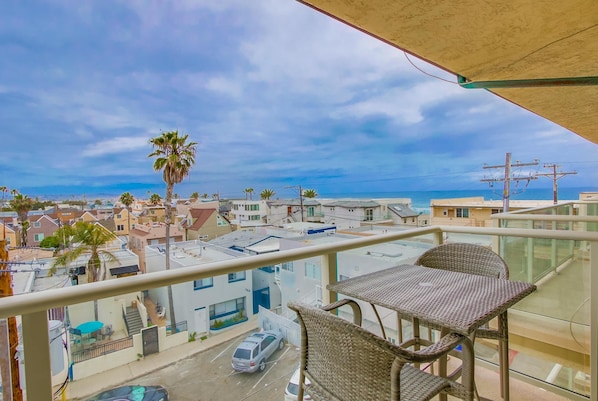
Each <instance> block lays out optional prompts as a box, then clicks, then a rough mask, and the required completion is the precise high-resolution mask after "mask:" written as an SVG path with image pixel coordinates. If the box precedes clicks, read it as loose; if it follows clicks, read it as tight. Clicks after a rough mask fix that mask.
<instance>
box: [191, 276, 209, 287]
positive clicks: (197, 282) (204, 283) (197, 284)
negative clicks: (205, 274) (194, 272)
mask: <svg viewBox="0 0 598 401" xmlns="http://www.w3.org/2000/svg"><path fill="white" fill-rule="evenodd" d="M213 286H214V277H209V278H204V279H201V280H193V289H194V290H201V289H202V288H208V287H213Z"/></svg>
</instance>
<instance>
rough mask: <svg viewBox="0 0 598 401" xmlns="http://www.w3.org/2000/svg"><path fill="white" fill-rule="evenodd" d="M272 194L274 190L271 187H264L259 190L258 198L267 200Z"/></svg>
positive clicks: (274, 193)
mask: <svg viewBox="0 0 598 401" xmlns="http://www.w3.org/2000/svg"><path fill="white" fill-rule="evenodd" d="M274 195H276V192H274V190H273V189H264V190H263V191H262V192H260V198H261V199H262V200H269V199H270V198H271V197H273V196H274Z"/></svg>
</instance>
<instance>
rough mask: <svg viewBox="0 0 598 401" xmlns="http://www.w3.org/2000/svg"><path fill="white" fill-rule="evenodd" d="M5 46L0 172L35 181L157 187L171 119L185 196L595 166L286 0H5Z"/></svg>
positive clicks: (589, 175) (587, 156) (456, 182)
mask: <svg viewBox="0 0 598 401" xmlns="http://www.w3.org/2000/svg"><path fill="white" fill-rule="evenodd" d="M0 54H1V55H2V56H1V58H0V71H1V72H2V73H1V74H0V121H1V123H2V128H3V132H4V133H3V135H2V146H1V148H0V168H1V171H2V179H1V180H0V185H6V186H8V187H9V188H16V189H19V190H20V191H21V192H23V193H25V194H28V195H30V196H38V195H40V196H43V195H52V194H55V195H64V194H68V195H75V196H77V197H79V196H82V195H83V194H86V196H90V197H91V196H94V195H100V194H102V195H104V194H106V195H108V194H112V195H119V194H121V193H122V192H125V191H129V192H131V193H133V194H134V195H136V196H137V197H144V196H146V194H147V193H148V191H150V192H151V193H154V192H156V193H159V194H162V195H163V194H164V183H163V181H162V177H161V174H160V173H156V172H154V171H153V168H152V159H149V158H148V157H147V156H148V154H149V153H151V151H152V148H151V146H150V145H149V144H148V141H149V139H150V138H152V137H155V136H157V135H160V133H161V132H162V131H168V130H173V129H178V130H179V132H182V133H188V134H189V135H190V138H191V139H192V140H193V141H196V142H198V143H199V144H198V147H197V160H196V165H195V166H194V168H193V169H192V171H191V174H190V176H189V177H187V178H186V179H185V181H184V182H183V183H182V184H179V185H177V186H176V187H175V193H177V194H179V195H180V196H182V197H185V196H189V195H190V194H191V193H192V192H195V191H197V192H199V193H200V194H201V193H208V194H213V193H217V192H218V193H220V194H221V195H222V196H227V197H243V196H244V193H243V189H245V188H248V187H251V188H254V189H255V192H256V193H259V192H260V191H261V190H262V189H264V188H270V189H273V190H274V191H275V192H276V193H277V195H279V196H281V197H285V196H286V197H289V196H292V194H294V192H293V191H294V190H292V189H288V188H285V187H287V186H296V185H301V186H302V187H304V188H313V189H316V191H317V192H318V193H320V194H323V195H325V194H337V193H351V192H352V193H368V192H381V191H385V192H394V191H397V192H399V191H418V190H426V189H438V190H442V189H451V190H453V189H457V190H470V189H478V188H479V189H487V188H488V185H487V184H484V183H481V182H480V180H481V179H482V178H490V177H498V176H499V175H500V173H502V171H500V170H490V169H483V165H484V163H487V164H489V165H499V164H504V161H505V153H506V152H511V153H512V155H513V160H520V161H522V162H530V161H533V160H534V159H538V160H539V162H540V165H539V167H538V169H534V170H533V171H536V170H537V171H539V172H542V173H546V172H549V171H548V170H547V169H544V168H542V166H543V164H545V163H556V164H559V165H560V166H561V167H560V171H566V172H568V171H577V172H578V174H576V175H568V176H566V177H563V178H562V179H561V180H559V185H560V186H561V187H576V186H585V187H596V186H597V183H598V168H597V167H598V152H596V145H594V144H592V143H590V142H588V141H586V140H584V139H582V138H580V137H578V136H577V135H575V134H573V133H571V132H569V131H567V130H565V129H563V128H561V127H559V126H557V125H555V124H553V123H551V122H548V121H546V120H544V119H542V118H540V117H538V116H535V115H533V114H531V113H530V112H528V111H525V110H523V109H521V108H519V107H517V106H514V105H512V104H510V103H508V102H506V101H504V100H501V99H499V98H498V97H496V96H493V95H491V94H490V93H487V92H485V91H482V90H475V91H472V90H466V89H461V88H459V87H458V86H457V85H456V84H454V83H449V82H446V81H444V80H442V79H438V78H433V77H430V76H429V75H426V74H424V73H423V72H422V71H420V70H419V69H421V70H423V71H425V72H426V73H428V74H432V75H435V76H438V77H440V78H443V79H447V80H450V81H452V82H455V77H454V76H451V75H449V74H447V73H444V72H443V71H440V70H438V69H436V68H434V67H433V66H431V65H428V64H426V63H424V62H422V61H420V60H418V59H415V58H413V57H411V58H410V60H411V62H412V63H413V64H415V66H417V67H418V68H419V69H418V68H416V67H415V66H414V65H413V64H411V62H410V61H409V60H408V59H407V57H406V56H405V54H404V53H403V52H401V51H400V50H397V49H395V48H392V47H390V46H388V45H386V44H384V43H382V42H380V41H377V40H376V39H374V38H371V37H369V36H367V35H365V34H363V33H361V32H358V31H357V30H354V29H352V28H349V27H347V26H345V25H343V24H341V23H339V22H338V21H335V20H333V19H331V18H328V17H326V16H324V15H321V14H318V13H317V12H315V11H314V10H312V9H310V8H308V7H306V6H304V5H301V4H299V3H297V2H295V1H292V0H251V1H247V0H230V1H229V0H219V1H207V0H206V1H176V2H174V1H171V2H169V1H147V2H146V1H125V0H123V1H111V0H103V1H93V2H92V1H90V2H74V1H52V2H50V1H48V2H45V1H32V2H2V3H1V4H0ZM526 172H527V170H526V171H523V172H522V173H526ZM532 185H533V186H535V187H550V186H551V181H550V180H548V179H540V180H538V181H537V182H534V183H533V184H532Z"/></svg>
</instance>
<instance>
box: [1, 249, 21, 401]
mask: <svg viewBox="0 0 598 401" xmlns="http://www.w3.org/2000/svg"><path fill="white" fill-rule="evenodd" d="M0 261H1V262H3V263H2V264H1V266H2V269H1V270H0V297H2V298H4V297H9V296H12V276H11V272H10V271H9V270H10V269H8V266H9V265H8V250H7V248H6V239H2V240H0ZM5 267H6V268H5ZM18 344H19V337H18V332H17V321H16V318H15V317H14V316H11V317H9V318H8V319H0V350H1V351H0V368H1V373H2V388H3V392H2V393H3V399H4V400H5V401H8V400H14V401H22V400H23V392H22V391H21V383H20V380H19V360H18V359H17V345H18Z"/></svg>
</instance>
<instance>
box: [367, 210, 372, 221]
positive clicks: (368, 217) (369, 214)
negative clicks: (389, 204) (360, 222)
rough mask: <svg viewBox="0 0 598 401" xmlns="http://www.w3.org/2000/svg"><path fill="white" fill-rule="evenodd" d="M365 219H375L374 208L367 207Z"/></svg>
mask: <svg viewBox="0 0 598 401" xmlns="http://www.w3.org/2000/svg"><path fill="white" fill-rule="evenodd" d="M365 219H366V221H372V220H374V209H365Z"/></svg>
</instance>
